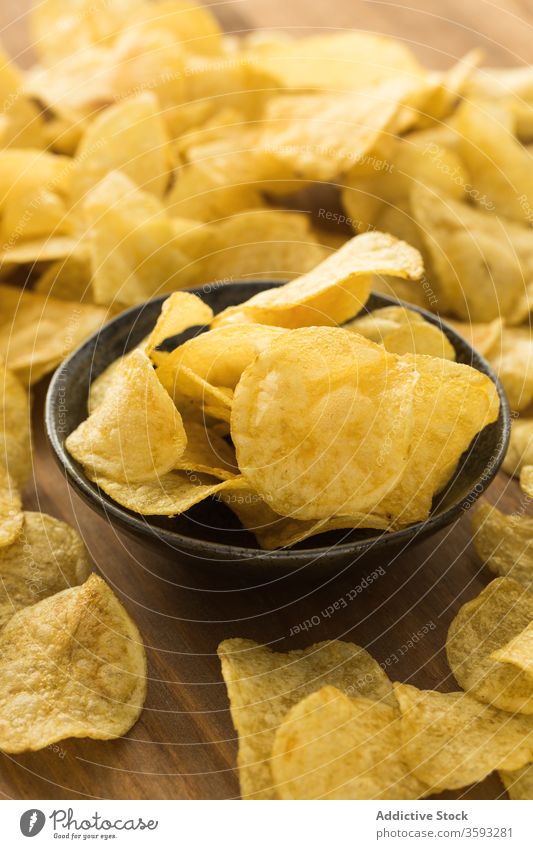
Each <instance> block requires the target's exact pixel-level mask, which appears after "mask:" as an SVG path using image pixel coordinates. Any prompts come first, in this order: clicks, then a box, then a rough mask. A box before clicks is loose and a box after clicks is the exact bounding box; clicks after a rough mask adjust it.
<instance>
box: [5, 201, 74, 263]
mask: <svg viewBox="0 0 533 849" xmlns="http://www.w3.org/2000/svg"><path fill="white" fill-rule="evenodd" d="M72 231H73V226H72V223H71V221H70V219H69V217H68V214H67V206H66V203H65V201H64V200H63V198H61V197H60V196H59V194H57V193H56V192H54V191H51V190H49V189H47V188H41V189H39V190H38V191H37V192H36V191H35V190H34V189H31V190H27V191H22V192H21V193H20V194H16V195H14V196H12V197H11V198H10V199H9V200H8V201H6V203H5V204H4V208H3V212H2V226H1V228H0V239H1V240H2V244H10V243H11V242H12V241H13V240H14V236H15V241H16V242H17V243H18V244H17V246H14V248H13V249H11V250H9V251H8V252H7V256H8V257H9V256H13V254H14V251H17V250H18V251H19V252H20V249H21V247H22V246H24V245H25V243H26V242H28V241H30V242H31V241H32V240H34V241H35V242H37V243H38V242H39V240H41V239H45V237H51V236H61V235H65V234H66V235H69V234H71V233H72ZM20 243H22V245H21V244H20ZM55 244H56V245H57V242H56V243H55ZM67 244H69V243H68V242H67ZM42 250H43V251H44V250H45V248H44V247H43V249H42ZM46 250H48V251H49V250H50V248H49V246H46ZM5 256H6V253H4V257H5ZM7 261H9V260H7Z"/></svg>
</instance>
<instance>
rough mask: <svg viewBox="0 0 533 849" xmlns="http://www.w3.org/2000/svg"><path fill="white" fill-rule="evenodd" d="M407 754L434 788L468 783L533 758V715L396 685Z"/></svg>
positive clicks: (460, 696)
mask: <svg viewBox="0 0 533 849" xmlns="http://www.w3.org/2000/svg"><path fill="white" fill-rule="evenodd" d="M394 693H395V695H396V698H397V699H398V704H399V707H400V713H401V720H400V733H401V743H402V755H403V758H404V759H405V761H406V762H407V764H408V766H409V767H410V768H411V770H412V772H413V773H414V775H415V776H416V777H417V778H418V779H419V780H420V781H422V782H424V784H426V785H428V788H429V792H430V793H437V792H439V791H441V790H454V789H456V788H459V787H466V786H467V785H468V784H473V783H474V782H475V781H482V779H483V778H485V776H486V775H488V774H489V773H490V772H492V771H493V770H495V769H504V770H514V769H520V768H521V767H522V766H525V764H527V763H529V761H531V760H532V759H533V717H530V716H521V715H518V716H512V715H510V714H508V713H506V712H505V711H501V710H497V709H496V708H493V707H489V706H488V705H484V704H481V702H478V701H477V699H473V698H472V697H471V696H469V695H468V694H467V693H438V692H435V691H432V690H418V689H417V688H416V687H411V686H410V685H408V684H395V685H394Z"/></svg>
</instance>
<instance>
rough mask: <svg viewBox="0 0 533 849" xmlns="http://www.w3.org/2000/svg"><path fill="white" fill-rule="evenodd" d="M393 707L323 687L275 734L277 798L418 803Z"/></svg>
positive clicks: (419, 791)
mask: <svg viewBox="0 0 533 849" xmlns="http://www.w3.org/2000/svg"><path fill="white" fill-rule="evenodd" d="M399 733H400V721H399V718H398V715H397V712H396V710H395V709H394V708H392V707H390V706H389V705H387V704H379V703H378V702H375V701H371V700H370V699H365V698H363V697H362V696H359V697H356V698H348V696H345V695H344V693H342V692H341V691H340V690H338V689H336V688H335V687H323V688H322V689H321V690H318V692H316V693H311V695H310V696H307V698H305V699H302V701H301V702H299V703H298V704H297V705H295V706H294V707H293V708H291V710H290V711H289V713H288V714H287V716H286V717H285V719H284V720H283V722H282V723H281V725H280V727H279V728H278V730H277V731H276V736H275V739H274V745H273V747H272V757H271V760H270V768H271V770H272V776H273V779H274V784H275V788H276V792H277V795H278V796H279V798H281V799H418V798H420V797H421V796H422V795H424V793H425V791H426V789H427V788H426V786H425V785H424V784H422V782H420V781H419V780H418V779H417V778H415V776H414V775H413V774H412V773H411V772H410V771H409V769H408V767H407V766H406V764H405V763H404V761H403V760H402V757H401V748H400V746H399V743H398V739H399Z"/></svg>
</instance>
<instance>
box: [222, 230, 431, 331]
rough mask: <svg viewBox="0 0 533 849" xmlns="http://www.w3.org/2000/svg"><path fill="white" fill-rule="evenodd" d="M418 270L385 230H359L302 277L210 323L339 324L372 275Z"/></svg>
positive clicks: (361, 301)
mask: <svg viewBox="0 0 533 849" xmlns="http://www.w3.org/2000/svg"><path fill="white" fill-rule="evenodd" d="M422 272H423V266H422V261H421V257H420V254H419V253H418V251H416V250H415V249H414V248H411V247H410V246H409V245H406V244H405V243H404V242H400V241H398V240H397V239H394V238H393V237H392V236H388V235H386V234H385V233H377V232H376V233H363V234H362V235H361V236H355V237H354V238H353V239H350V241H349V242H346V244H345V245H344V246H343V247H342V248H341V249H340V250H338V251H337V252H336V253H334V254H332V255H331V256H329V257H328V258H327V259H326V260H324V262H322V263H321V264H320V265H318V266H317V267H316V268H314V269H313V270H312V271H310V272H308V273H307V274H304V275H303V276H302V277H297V278H296V280H293V281H292V282H291V283H287V284H285V286H280V287H279V288H277V289H268V290H267V291H266V292H259V293H258V294H257V295H254V296H253V298H250V300H248V301H246V302H245V303H243V304H239V306H238V307H230V308H229V309H226V310H224V311H223V312H222V313H220V314H219V315H218V316H216V317H215V320H214V322H213V324H214V326H217V325H219V324H222V323H225V322H226V321H230V320H231V319H232V316H233V315H235V314H237V315H238V316H240V315H241V314H243V313H244V314H245V315H247V316H249V317H250V318H251V319H252V320H253V321H257V322H259V323H260V324H274V325H278V326H281V327H302V326H304V325H317V324H321V325H335V324H342V323H343V322H345V321H348V320H349V319H350V318H353V317H354V316H355V315H356V314H357V313H358V312H359V311H360V310H361V308H362V307H363V306H364V305H365V303H366V301H367V299H368V295H369V294H370V284H371V279H372V275H377V274H391V275H392V276H396V277H402V278H408V279H413V280H416V279H418V278H419V277H420V276H421V275H422Z"/></svg>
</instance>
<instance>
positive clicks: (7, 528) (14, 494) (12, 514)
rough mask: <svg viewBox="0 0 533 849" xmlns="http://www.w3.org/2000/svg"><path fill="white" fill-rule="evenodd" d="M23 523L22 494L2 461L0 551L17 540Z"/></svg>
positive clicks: (0, 471) (0, 469)
mask: <svg viewBox="0 0 533 849" xmlns="http://www.w3.org/2000/svg"><path fill="white" fill-rule="evenodd" d="M23 523H24V514H23V512H22V501H21V498H20V493H19V492H18V490H17V488H16V486H15V484H14V483H13V481H12V480H11V477H10V476H9V474H8V473H7V471H6V470H5V468H4V466H3V465H2V462H1V461H0V549H2V548H3V547H4V546H6V545H7V546H9V545H11V544H12V543H13V542H14V541H15V540H16V539H17V537H18V535H19V534H20V532H21V530H22V525H23ZM0 557H1V554H0Z"/></svg>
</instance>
